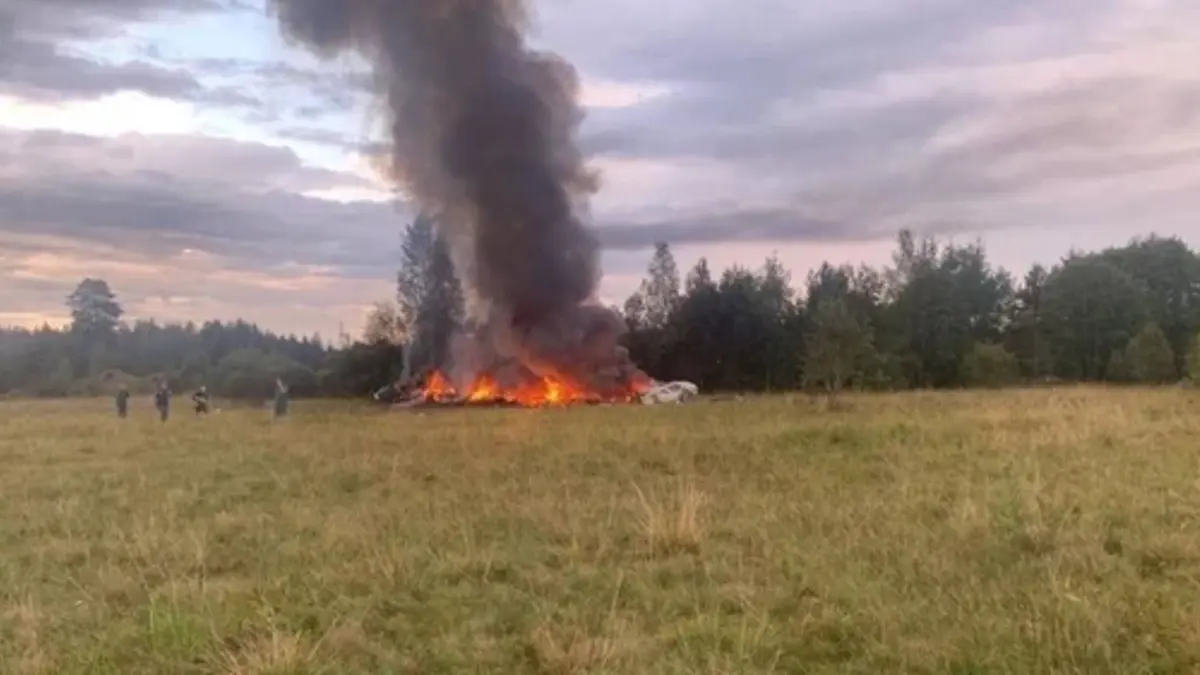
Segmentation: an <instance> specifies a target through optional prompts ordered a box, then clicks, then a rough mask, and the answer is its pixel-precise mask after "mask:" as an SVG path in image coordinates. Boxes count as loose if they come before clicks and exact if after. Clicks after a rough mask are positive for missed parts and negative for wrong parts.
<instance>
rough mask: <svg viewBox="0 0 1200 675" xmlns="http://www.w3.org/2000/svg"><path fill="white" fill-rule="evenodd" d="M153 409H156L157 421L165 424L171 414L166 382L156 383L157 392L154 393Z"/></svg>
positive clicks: (169, 392) (169, 394)
mask: <svg viewBox="0 0 1200 675" xmlns="http://www.w3.org/2000/svg"><path fill="white" fill-rule="evenodd" d="M154 407H155V408H158V419H159V421H162V422H166V421H167V417H168V416H170V414H171V390H170V389H168V388H167V383H166V382H159V383H158V391H156V392H154Z"/></svg>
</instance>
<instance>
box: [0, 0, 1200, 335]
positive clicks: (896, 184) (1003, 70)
mask: <svg viewBox="0 0 1200 675" xmlns="http://www.w3.org/2000/svg"><path fill="white" fill-rule="evenodd" d="M261 2H262V0H0V324H34V323H40V322H42V321H44V320H49V321H51V322H55V321H61V320H62V314H63V312H64V310H63V309H62V300H63V297H64V296H65V295H66V293H68V292H69V291H70V289H71V288H72V287H73V285H74V283H75V282H77V281H78V280H79V279H80V278H82V277H83V276H100V277H103V278H105V279H107V280H108V281H109V282H110V284H112V286H113V287H114V289H115V290H116V291H117V292H118V294H119V295H120V297H121V299H122V301H123V302H124V304H125V306H126V309H127V311H128V312H129V313H130V314H131V315H133V316H139V317H148V316H153V317H157V318H160V319H195V320H201V319H205V318H210V317H217V318H226V319H231V318H235V317H238V316H241V317H246V318H249V319H252V320H256V321H258V322H259V323H261V324H263V325H265V326H267V327H269V328H272V329H276V330H281V331H296V332H304V333H311V332H314V331H319V332H321V333H322V334H323V335H325V336H329V337H332V336H334V335H335V334H336V332H337V330H338V326H339V324H342V325H344V326H345V329H346V330H347V331H348V332H351V333H357V332H358V330H359V329H360V327H361V324H362V316H363V313H364V311H365V310H366V308H367V307H369V306H370V304H371V303H372V302H374V301H376V300H383V299H387V298H389V297H390V296H391V295H392V278H393V275H394V272H395V266H396V260H397V252H398V247H399V239H398V236H399V235H398V233H399V230H400V229H401V228H402V227H403V225H404V224H405V223H406V222H407V218H408V213H407V211H406V210H405V207H404V206H403V205H397V204H396V203H395V200H393V199H391V198H390V194H389V190H388V187H387V185H385V184H383V183H382V182H381V181H380V179H379V178H378V177H377V176H376V175H375V173H374V172H373V171H372V169H371V166H370V164H369V162H368V161H367V160H366V159H365V158H364V157H363V156H362V155H361V154H360V150H359V149H360V148H361V147H362V146H363V145H364V144H366V143H368V142H370V141H372V140H374V139H376V138H377V136H376V135H375V134H376V129H377V125H378V122H379V111H378V109H377V107H376V106H375V105H374V104H373V102H372V100H371V99H370V98H369V97H368V96H367V95H366V94H365V91H364V89H363V83H364V81H365V77H364V72H363V64H361V63H357V62H354V61H353V60H349V59H346V60H342V61H338V62H336V63H319V62H318V61H316V60H315V59H314V58H313V57H310V56H308V55H306V54H305V53H303V52H301V51H300V50H298V49H297V48H294V47H291V46H289V45H288V44H286V43H285V42H284V41H283V40H282V39H281V38H280V37H279V35H278V32H277V30H276V26H275V24H274V21H273V20H272V19H271V17H269V16H267V15H265V14H264V12H263V8H262V6H261ZM836 4H837V5H839V6H837V8H836V9H835V8H834V6H835V3H816V2H802V1H800V0H657V1H656V2H653V3H651V2H645V1H643V0H604V2H598V1H597V0H540V1H539V2H538V3H536V9H537V11H536V16H535V23H536V30H535V34H534V35H533V40H534V41H535V43H536V44H537V45H538V46H539V47H544V48H548V49H552V50H554V51H557V52H559V53H560V54H562V55H563V56H564V57H566V58H567V59H569V60H570V61H572V62H573V63H574V64H575V65H576V67H577V68H578V69H579V71H580V73H581V75H582V77H583V80H584V83H585V87H584V89H585V91H584V99H585V100H584V103H585V104H586V106H587V108H588V119H587V121H586V122H585V124H584V127H583V132H582V138H581V143H582V144H583V145H584V147H585V148H586V150H587V152H588V153H589V156H590V157H591V158H592V160H591V161H592V162H593V164H594V165H595V166H596V167H598V168H599V169H601V171H602V172H603V179H604V185H603V188H602V190H601V192H600V194H599V195H598V197H597V198H596V200H595V202H594V203H593V218H594V220H595V224H596V227H597V228H599V231H600V232H601V237H602V240H603V241H604V242H605V243H606V245H607V248H606V251H605V254H604V263H605V270H606V277H605V280H604V285H603V289H602V290H603V293H604V296H605V298H606V299H608V300H610V301H614V302H619V301H620V300H621V299H623V298H624V296H625V295H627V294H628V293H629V292H630V291H631V290H633V289H634V288H635V287H636V285H637V282H638V279H639V278H640V276H641V272H642V270H643V268H644V267H645V263H646V259H647V255H648V247H649V246H650V244H651V243H652V242H653V241H655V240H657V239H665V240H667V241H669V242H671V243H672V245H673V246H674V247H675V249H676V252H677V256H678V258H679V259H680V263H681V265H683V266H690V265H691V264H692V263H693V262H694V261H695V260H696V259H697V258H698V257H699V256H702V255H703V256H708V257H709V259H710V261H711V262H712V263H713V264H714V266H716V267H724V266H727V265H729V264H733V263H742V264H745V265H751V266H757V265H758V264H760V263H761V261H762V260H763V258H764V257H765V256H766V255H768V254H770V253H771V252H777V253H778V255H779V256H780V257H781V258H782V259H783V260H784V261H785V263H787V264H788V265H789V266H790V267H791V268H792V271H793V275H794V276H795V277H796V278H797V280H800V279H802V278H803V275H804V274H805V272H806V271H807V270H808V269H809V268H811V267H812V266H814V265H816V264H819V262H820V261H821V260H824V259H827V260H830V261H832V262H836V263H841V262H853V263H859V262H866V263H870V264H883V263H886V262H887V261H888V259H889V255H890V251H891V248H892V246H891V241H892V238H893V237H894V235H895V233H896V231H897V230H898V229H899V228H901V227H911V228H913V229H915V230H918V231H923V232H929V233H935V234H938V235H940V236H944V237H947V238H951V237H952V238H955V239H959V240H966V239H973V238H974V237H976V236H980V237H982V238H983V240H984V242H985V243H986V244H987V246H988V248H989V251H990V252H991V253H992V257H993V259H994V260H995V261H997V262H998V263H1000V264H1002V265H1004V266H1006V267H1009V268H1010V269H1016V270H1017V271H1020V270H1022V269H1023V268H1025V267H1026V266H1028V265H1029V264H1030V263H1031V262H1034V261H1043V262H1049V263H1052V262H1054V261H1055V260H1057V258H1058V257H1059V256H1061V255H1062V254H1064V253H1066V252H1067V251H1068V250H1069V249H1070V248H1072V247H1081V248H1094V247H1098V246H1105V245H1109V244H1116V243H1122V242H1124V241H1126V240H1127V239H1129V238H1130V237H1132V236H1135V235H1139V234H1147V233H1150V232H1158V233H1160V234H1168V235H1178V236H1180V237H1182V238H1184V239H1185V240H1186V241H1188V242H1189V243H1190V244H1192V245H1193V246H1197V245H1200V208H1198V207H1200V161H1198V160H1200V69H1198V68H1197V67H1196V64H1197V63H1200V3H1198V2H1195V0H987V2H982V1H980V0H845V2H842V3H836Z"/></svg>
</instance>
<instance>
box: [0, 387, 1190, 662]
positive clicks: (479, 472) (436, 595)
mask: <svg viewBox="0 0 1200 675" xmlns="http://www.w3.org/2000/svg"><path fill="white" fill-rule="evenodd" d="M139 402H140V401H139ZM143 405H144V404H143ZM1198 413H1200V394H1197V393H1193V392H1189V391H1187V390H1181V389H1171V390H1166V389H1164V390H1142V391H1106V390H1102V389H1063V390H1058V391H1028V392H997V393H945V394H903V395H892V396H862V397H849V398H846V399H844V400H843V403H842V404H841V405H838V406H835V407H833V408H832V409H830V407H829V406H824V405H820V404H819V402H814V401H810V400H809V399H807V398H805V397H800V396H797V397H778V398H764V399H750V400H747V401H745V402H740V403H736V402H727V403H705V402H698V403H695V404H690V405H684V406H665V407H658V408H655V407H611V408H581V409H572V410H444V411H432V412H427V413H423V414H421V413H411V412H395V413H388V412H383V411H380V410H378V409H371V408H365V407H361V406H358V405H347V404H337V403H305V402H300V403H298V404H297V405H296V406H295V409H294V416H293V418H292V419H291V420H289V421H287V422H286V423H282V424H272V423H271V422H270V420H269V417H268V413H267V412H266V411H265V410H259V409H253V410H247V409H241V410H227V411H225V412H223V413H221V414H219V415H214V416H212V417H210V418H209V419H202V420H197V419H194V418H193V417H192V416H191V414H190V413H189V412H188V411H186V410H185V409H183V406H180V409H179V410H178V412H177V413H176V416H175V418H174V419H172V420H171V421H170V422H169V423H168V424H167V425H165V426H163V425H160V424H159V423H158V421H157V420H156V419H155V418H154V413H153V410H152V409H149V408H148V407H138V408H135V410H134V411H133V417H132V418H131V419H129V420H126V421H125V422H124V423H122V422H120V421H118V420H117V419H116V418H115V416H114V415H113V414H112V412H111V406H110V404H109V402H107V401H76V402H48V403H7V404H3V405H0V672H3V673H18V674H26V673H46V674H54V675H58V674H63V675H67V674H72V673H99V674H106V673H112V674H114V675H115V674H118V673H119V674H122V675H134V674H139V673H146V674H150V673H154V674H160V673H231V674H246V675H249V674H265V673H331V674H332V673H337V674H343V673H345V674H357V673H364V674H365V673H380V674H383V673H395V674H402V673H459V672H470V673H540V674H547V675H550V674H566V673H630V674H634V673H636V674H639V675H640V674H650V673H713V674H716V673H817V674H820V673H863V674H867V673H870V674H877V673H900V672H905V673H954V674H959V675H967V674H981V673H1014V674H1018V673H1019V674H1029V673H1052V672H1057V673H1089V674H1095V673H1120V674H1121V675H1136V674H1138V673H1194V672H1198V671H1200V415H1198Z"/></svg>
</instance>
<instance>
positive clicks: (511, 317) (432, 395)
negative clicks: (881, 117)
mask: <svg viewBox="0 0 1200 675" xmlns="http://www.w3.org/2000/svg"><path fill="white" fill-rule="evenodd" d="M268 9H269V11H270V13H271V14H273V15H274V16H275V18H276V19H277V20H278V23H279V27H280V30H281V32H282V33H283V34H284V35H285V36H286V38H287V39H288V40H289V41H291V42H293V43H298V44H301V45H303V46H305V47H307V48H308V49H309V50H310V51H311V52H312V53H313V54H315V55H317V56H318V57H322V58H326V59H334V58H338V57H340V56H342V55H345V54H350V53H353V54H356V55H357V56H359V57H362V58H363V59H365V60H366V61H367V63H368V64H369V65H370V68H371V75H372V77H371V78H370V83H371V86H372V87H373V93H374V94H375V96H376V98H377V100H378V102H379V103H380V104H381V105H379V106H378V109H379V110H380V111H381V112H382V113H383V115H384V120H385V121H386V122H387V125H386V128H387V130H388V132H389V134H388V135H389V138H388V139H387V140H389V141H390V143H388V144H387V149H388V153H387V156H386V157H385V158H384V160H385V162H384V166H383V168H384V169H386V171H385V173H386V175H387V176H388V177H389V178H390V179H391V180H392V181H393V182H394V185H395V188H396V190H397V193H399V194H403V195H405V196H406V197H407V200H408V201H409V203H410V204H412V205H414V206H416V207H417V208H418V209H420V210H422V211H423V212H425V213H429V214H436V225H437V236H438V239H439V240H440V241H441V242H443V243H444V244H445V246H446V247H447V249H448V253H449V257H450V260H451V262H452V264H453V268H454V276H455V277H457V280H458V282H459V283H460V285H461V287H462V292H463V298H464V305H465V310H466V311H465V313H466V317H465V323H466V325H467V326H469V327H470V329H469V330H466V331H464V332H463V334H461V335H458V336H456V337H455V338H453V339H452V340H451V344H449V345H444V346H446V347H447V348H448V349H446V350H445V351H446V352H447V355H446V357H444V358H440V359H439V360H440V361H441V362H442V369H440V370H437V371H435V372H432V373H429V374H428V376H427V377H426V378H425V379H424V380H423V381H422V382H421V383H420V384H419V385H418V386H416V387H413V388H412V391H411V392H407V393H406V394H405V403H406V404H413V405H415V404H422V403H424V404H430V403H432V404H449V403H485V402H487V403H504V404H510V405H530V406H537V405H559V404H569V403H590V402H625V401H630V402H632V401H643V402H661V401H671V400H676V401H678V400H683V399H684V398H687V397H689V396H691V395H694V394H695V392H696V387H695V385H693V384H691V383H686V382H678V383H667V384H664V383H660V382H656V381H654V380H653V379H651V378H650V377H649V376H647V375H646V374H645V373H643V372H642V371H641V370H640V369H639V368H637V366H636V365H634V364H633V362H632V360H631V359H630V358H629V352H628V351H627V350H626V349H625V348H624V347H622V346H621V345H619V344H618V338H620V337H621V335H622V334H623V333H624V330H625V326H624V322H623V321H622V320H621V318H620V317H619V316H617V315H616V313H615V312H613V311H612V310H610V309H607V308H605V307H603V306H600V305H599V304H598V303H597V302H596V296H597V289H598V286H599V282H600V276H601V272H600V242H599V239H598V237H597V236H596V233H595V232H594V231H593V230H592V228H591V227H589V226H588V225H587V224H586V223H585V216H586V214H587V212H588V200H589V198H590V197H591V195H592V194H594V193H595V192H596V190H597V189H598V188H599V184H600V181H599V176H598V174H597V173H596V172H595V171H594V170H593V169H592V168H590V167H588V166H587V163H586V162H585V160H584V154H583V152H582V151H581V150H580V148H579V144H578V142H577V136H578V128H579V125H580V123H581V122H582V120H583V109H582V107H581V106H580V105H579V101H578V94H579V88H580V83H579V78H578V75H577V73H576V71H575V68H574V67H573V66H572V65H571V64H570V63H568V62H566V61H565V60H563V59H562V58H561V57H559V56H558V55H556V54H552V53H549V52H545V51H539V50H536V49H533V48H531V47H530V46H529V44H528V43H527V40H526V32H527V29H528V27H529V12H528V8H527V7H526V3H525V2H522V1H521V0H473V1H472V2H462V1H461V0H387V1H386V2H382V1H381V0H268ZM406 372H408V370H407V369H406Z"/></svg>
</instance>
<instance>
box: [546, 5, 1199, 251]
mask: <svg viewBox="0 0 1200 675" xmlns="http://www.w3.org/2000/svg"><path fill="white" fill-rule="evenodd" d="M614 1H615V2H616V3H617V4H618V5H619V7H617V8H612V7H609V6H607V5H606V6H605V7H604V8H603V9H601V8H600V7H593V6H587V7H584V6H582V5H578V4H574V5H571V6H570V9H568V8H567V7H566V6H563V5H553V6H550V5H547V9H546V11H544V12H543V18H544V20H545V23H546V25H547V29H546V31H545V34H546V36H547V42H548V43H549V44H550V46H552V47H557V48H559V49H560V50H561V51H563V52H565V53H567V54H568V55H569V56H571V57H573V58H575V59H576V62H577V63H579V64H580V65H581V67H582V68H583V69H584V70H585V71H587V72H589V73H590V74H592V75H596V76H600V77H602V78H605V79H609V80H626V81H628V80H632V81H640V82H649V83H659V84H665V85H668V86H669V88H670V91H669V93H667V94H665V95H663V96H659V97H657V98H652V99H650V100H649V101H647V102H644V103H640V104H637V105H634V106H631V107H625V108H617V109H607V110H598V111H593V112H592V113H591V115H590V116H589V118H588V120H587V121H586V122H585V125H584V130H583V139H584V144H585V147H586V148H587V149H588V151H589V152H590V153H592V154H593V155H596V156H603V157H609V158H615V159H626V160H630V159H631V160H640V161H648V162H654V163H656V164H658V165H665V166H674V167H678V168H679V170H680V171H684V172H686V171H688V170H689V169H688V167H689V166H693V165H695V164H696V163H697V162H699V163H704V164H707V165H713V164H715V165H717V166H721V167H724V169H725V172H726V173H727V174H728V175H730V176H734V177H735V178H733V179H732V180H731V181H730V184H729V185H728V187H727V191H726V192H724V193H723V194H710V193H707V192H700V191H696V192H695V194H693V195H692V196H691V198H690V199H691V201H692V203H693V204H694V205H695V208H692V209H689V213H695V212H700V211H702V210H703V205H704V204H705V203H707V202H713V203H714V206H712V207H711V208H710V209H709V210H710V211H711V212H712V213H716V214H719V215H705V216H703V217H696V216H679V217H667V218H662V219H657V220H648V221H646V223H645V227H642V228H640V229H638V230H627V229H618V230H614V231H612V232H606V233H605V234H604V235H603V236H604V237H606V242H608V243H609V244H610V245H612V246H618V247H626V246H629V247H636V246H644V245H646V244H648V243H649V242H650V241H652V240H654V239H666V240H669V241H673V242H677V243H681V244H684V243H691V242H706V243H708V242H718V241H725V240H747V239H750V240H760V241H767V240H771V241H787V240H792V241H806V240H816V239H825V240H828V239H839V240H846V241H853V240H859V239H862V238H871V237H877V236H890V234H891V233H894V231H895V229H896V228H898V227H905V226H911V227H920V228H922V229H925V230H932V231H944V232H950V233H952V232H954V231H960V230H962V231H979V230H981V229H985V228H996V227H1019V226H1040V227H1046V226H1053V225H1055V224H1056V223H1057V222H1061V221H1062V220H1066V219H1077V218H1078V217H1079V216H1080V214H1085V213H1086V214H1088V215H1089V216H1092V215H1095V216H1097V217H1098V218H1100V219H1103V218H1104V217H1105V214H1106V213H1116V212H1118V210H1120V209H1119V207H1120V205H1121V203H1122V202H1121V200H1124V199H1127V198H1129V197H1130V194H1132V193H1135V192H1137V190H1139V189H1142V190H1146V189H1150V187H1151V186H1152V185H1153V182H1154V180H1155V179H1156V178H1157V177H1159V176H1162V175H1164V174H1166V175H1171V176H1173V177H1174V178H1175V180H1179V181H1183V182H1185V183H1187V182H1188V181H1190V183H1189V184H1191V185H1193V186H1195V187H1200V177H1198V176H1192V175H1191V174H1189V169H1190V166H1191V165H1192V163H1193V162H1194V161H1195V159H1196V156H1197V152H1200V105H1198V104H1200V76H1196V75H1195V74H1194V71H1191V72H1189V73H1184V72H1171V71H1170V70H1164V69H1163V68H1162V67H1154V66H1147V65H1145V64H1146V63H1148V61H1147V59H1150V58H1152V57H1153V56H1154V54H1153V52H1154V50H1155V49H1157V48H1158V47H1159V45H1160V44H1162V43H1161V42H1160V41H1163V40H1168V39H1171V38H1173V39H1175V40H1177V41H1178V43H1179V44H1193V45H1194V44H1196V43H1197V42H1196V40H1197V39H1200V11H1197V8H1195V7H1192V6H1191V5H1190V3H1186V2H1184V1H1183V0H1174V1H1171V0H1168V2H1162V3H1151V4H1148V3H1131V2H1120V1H1118V0H1106V1H1102V2H1088V3H1084V2H1078V1H1076V0H1068V1H1067V2H1064V3H1053V4H1045V3H1038V2H1033V1H1032V0H1005V1H1003V2H997V3H962V2H957V1H952V0H910V1H908V2H888V3H883V2H879V3H871V2H868V3H865V4H856V5H855V8H856V10H857V11H853V12H852V11H850V10H849V9H847V10H845V12H841V13H840V16H832V14H838V13H839V11H840V10H836V9H833V8H832V7H830V8H829V9H817V8H816V7H815V6H811V7H810V6H804V7H802V6H800V5H799V4H797V3H783V2H780V3H774V2H767V3H764V4H763V5H762V7H761V8H758V9H756V11H755V12H740V10H739V9H738V8H739V7H740V5H737V3H731V2H725V1H724V0H698V1H697V2H694V3H690V6H686V7H685V5H684V4H683V3H682V2H678V3H673V2H667V7H664V8H655V7H652V6H651V5H648V4H642V3H635V2H633V1H632V0H629V1H628V2H626V1H625V0H614ZM735 5H737V6H735ZM735 10H736V11H735ZM822 14H826V15H827V16H824V17H822V16H820V15H822ZM617 17H619V19H618V18H617ZM615 21H619V22H620V24H621V25H623V26H626V27H628V28H627V29H626V30H623V31H620V33H619V34H617V35H616V37H614V38H613V41H611V42H610V41H608V40H607V37H608V36H609V35H610V34H611V33H609V32H608V31H606V30H604V26H605V25H607V24H606V22H615ZM1139 25H1141V26H1144V29H1143V30H1142V31H1141V32H1139V31H1138V30H1136V27H1138V26H1139ZM588 35H604V36H605V37H606V40H605V41H603V42H602V41H600V40H598V39H593V40H589V39H588ZM1192 54H1193V56H1195V55H1197V52H1192ZM1182 58H1186V56H1184V57H1182ZM1034 78H1040V80H1039V79H1034ZM1039 81H1040V82H1041V83H1042V84H1041V85H1040V86H1035V85H1034V83H1036V82H1039ZM955 134H959V135H960V136H961V138H960V139H959V140H958V141H957V142H949V141H948V140H947V139H948V138H950V137H951V136H953V135H955ZM1192 173H1194V172H1192ZM1112 180H1118V181H1120V182H1121V184H1122V186H1123V187H1122V190H1119V191H1110V192H1106V193H1102V194H1099V195H1097V196H1096V197H1095V198H1094V199H1095V200H1096V201H1094V202H1090V203H1080V202H1079V201H1078V200H1073V201H1072V200H1061V199H1057V197H1058V195H1062V194H1066V192H1067V191H1069V190H1072V189H1077V188H1080V187H1082V186H1087V185H1089V184H1101V183H1103V182H1104V181H1112ZM764 183H769V184H770V185H772V186H774V187H773V188H772V189H773V190H774V192H773V194H774V198H773V200H766V201H768V202H770V204H769V205H768V206H767V207H760V206H754V207H746V208H742V209H729V208H727V207H723V206H718V205H715V203H716V202H720V201H738V200H739V194H741V195H743V197H742V199H743V200H744V201H746V202H753V203H755V204H761V203H762V202H764V198H763V195H762V193H763V191H764V189H763V188H762V185H763V184H764ZM751 194H753V195H754V197H753V198H750V197H749V195H751ZM1035 203H1037V204H1040V206H1039V207H1038V208H1033V207H1032V206H1030V205H1031V204H1035ZM1194 206H1195V207H1200V198H1197V200H1196V203H1195V205H1194ZM601 219H602V220H603V217H601Z"/></svg>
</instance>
